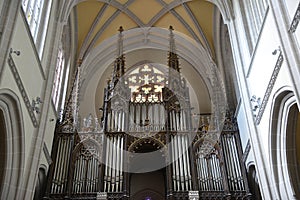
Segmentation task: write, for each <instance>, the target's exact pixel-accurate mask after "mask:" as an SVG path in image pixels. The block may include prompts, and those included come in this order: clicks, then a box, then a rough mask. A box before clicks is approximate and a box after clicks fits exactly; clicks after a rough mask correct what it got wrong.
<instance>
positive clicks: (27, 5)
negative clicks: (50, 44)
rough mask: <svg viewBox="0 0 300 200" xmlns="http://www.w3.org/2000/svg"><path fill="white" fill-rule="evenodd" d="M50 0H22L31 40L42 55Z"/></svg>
mask: <svg viewBox="0 0 300 200" xmlns="http://www.w3.org/2000/svg"><path fill="white" fill-rule="evenodd" d="M51 4H52V0H47V1H45V0H23V1H22V10H23V11H24V14H25V17H26V21H27V23H28V26H29V29H30V32H31V35H32V38H33V41H34V43H35V45H36V49H37V51H38V53H39V56H40V58H41V57H42V53H43V49H44V44H45V39H46V32H47V27H48V22H49V16H50V10H51Z"/></svg>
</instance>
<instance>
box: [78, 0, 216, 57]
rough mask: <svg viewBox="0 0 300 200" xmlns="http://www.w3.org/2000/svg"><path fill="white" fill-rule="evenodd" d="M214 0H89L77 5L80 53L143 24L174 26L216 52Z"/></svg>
mask: <svg viewBox="0 0 300 200" xmlns="http://www.w3.org/2000/svg"><path fill="white" fill-rule="evenodd" d="M214 8H215V6H214V4H212V3H209V2H208V1H206V0H102V1H97V0H88V1H84V2H81V3H79V4H78V5H77V6H76V11H77V17H78V55H79V56H80V57H81V58H83V57H84V56H85V55H86V54H87V53H88V52H89V51H90V50H91V49H92V48H94V47H95V46H97V45H99V44H100V43H101V42H103V41H104V40H105V39H107V38H109V37H111V36H113V35H115V34H116V33H117V30H118V28H119V27H120V26H123V28H124V30H129V29H133V28H143V27H161V28H168V27H169V26H170V25H172V26H173V27H174V29H175V30H176V31H178V32H180V33H182V34H184V35H186V36H188V37H190V38H191V39H193V40H195V41H196V42H199V43H201V44H202V45H203V46H204V47H205V48H206V49H207V50H208V52H209V53H210V54H211V55H212V56H213V54H214V45H213V42H214V41H213V22H214Z"/></svg>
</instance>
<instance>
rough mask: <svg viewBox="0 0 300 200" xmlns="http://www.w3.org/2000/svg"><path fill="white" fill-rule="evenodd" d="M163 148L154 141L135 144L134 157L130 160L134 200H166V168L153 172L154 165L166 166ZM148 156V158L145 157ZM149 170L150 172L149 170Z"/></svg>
mask: <svg viewBox="0 0 300 200" xmlns="http://www.w3.org/2000/svg"><path fill="white" fill-rule="evenodd" d="M161 148H162V146H160V144H158V143H156V142H155V141H153V140H147V141H144V140H140V141H139V142H138V143H136V144H135V147H134V149H135V151H134V156H133V157H132V158H131V159H130V164H129V167H130V171H131V174H130V177H129V180H130V181H129V182H130V185H129V187H130V188H129V189H130V199H132V200H154V199H165V196H166V168H165V167H162V168H160V169H157V170H155V171H152V170H151V169H156V168H153V165H156V164H157V165H159V166H164V163H165V162H166V161H165V155H164V151H163V150H162V149H161ZM145 155H146V156H145ZM148 169H149V170H148Z"/></svg>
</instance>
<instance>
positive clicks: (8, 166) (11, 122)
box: [0, 89, 25, 199]
mask: <svg viewBox="0 0 300 200" xmlns="http://www.w3.org/2000/svg"><path fill="white" fill-rule="evenodd" d="M0 112H1V115H2V119H1V120H3V121H2V123H3V126H2V128H3V129H4V130H1V131H0V132H1V138H2V141H3V143H4V146H5V147H4V151H5V152H4V153H2V154H1V160H3V161H4V162H3V165H2V167H3V168H2V169H1V170H2V178H1V183H0V184H1V185H2V187H1V191H0V192H1V193H0V195H1V197H0V198H1V199H18V198H19V197H18V195H19V193H20V191H21V188H22V176H23V171H24V163H25V134H24V125H23V117H22V110H21V104H20V101H19V98H18V97H17V95H16V94H15V93H14V92H13V91H11V90H8V89H1V90H0ZM1 145H2V144H1Z"/></svg>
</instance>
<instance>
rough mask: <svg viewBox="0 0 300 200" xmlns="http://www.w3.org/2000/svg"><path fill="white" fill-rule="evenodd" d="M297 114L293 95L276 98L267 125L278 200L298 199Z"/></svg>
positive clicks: (299, 154) (299, 124)
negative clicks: (269, 125)
mask: <svg viewBox="0 0 300 200" xmlns="http://www.w3.org/2000/svg"><path fill="white" fill-rule="evenodd" d="M299 145H300V114H299V108H298V106H297V103H296V98H295V95H294V93H293V92H291V91H283V92H281V93H280V94H278V95H277V96H276V99H275V101H274V105H273V112H272V123H271V156H272V171H273V176H274V180H275V184H276V189H277V192H278V194H279V196H280V197H281V199H295V198H296V199H298V198H299V197H300V188H299V182H300V168H299V166H300V165H299V163H300V147H299Z"/></svg>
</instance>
